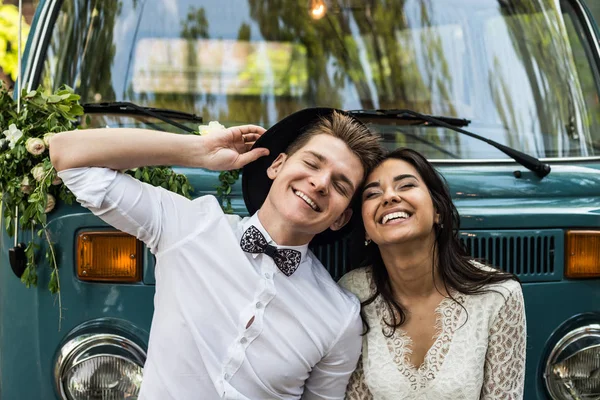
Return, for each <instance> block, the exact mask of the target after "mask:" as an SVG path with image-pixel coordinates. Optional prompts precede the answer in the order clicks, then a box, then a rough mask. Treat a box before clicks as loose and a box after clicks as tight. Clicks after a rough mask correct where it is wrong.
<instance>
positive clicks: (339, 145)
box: [263, 135, 364, 241]
mask: <svg viewBox="0 0 600 400" xmlns="http://www.w3.org/2000/svg"><path fill="white" fill-rule="evenodd" d="M267 173H268V175H269V178H271V179H273V186H272V187H271V190H270V191H269V195H268V196H267V199H266V201H265V204H264V205H263V209H264V210H265V211H267V212H268V213H269V214H270V215H271V216H273V217H274V216H277V217H278V218H281V220H283V221H285V223H286V224H287V227H288V228H289V229H290V231H292V232H293V233H294V234H295V235H299V236H302V237H305V238H306V239H307V241H308V240H310V239H312V237H313V236H314V235H316V234H318V233H321V232H323V231H324V230H326V229H327V228H331V229H333V230H338V229H340V228H342V227H343V226H344V225H345V224H346V223H347V222H348V221H349V219H350V216H351V215H352V211H351V210H350V209H348V206H349V204H350V200H351V199H352V196H353V195H354V192H355V191H356V189H357V188H358V186H359V185H360V183H361V181H362V178H363V174H364V169H363V167H362V164H361V162H360V159H359V158H358V156H356V155H355V154H354V153H353V152H352V151H351V150H350V148H349V147H348V146H347V145H346V143H344V142H343V141H342V140H340V139H338V138H335V137H333V136H330V135H316V136H314V137H312V138H311V139H310V140H309V141H308V143H306V145H305V146H304V147H302V148H300V149H299V150H298V151H297V152H295V153H294V154H292V155H291V156H289V157H288V156H287V155H286V154H283V153H282V154H280V155H279V156H278V157H277V159H276V160H275V161H274V162H273V164H272V165H271V167H269V169H268V171H267Z"/></svg>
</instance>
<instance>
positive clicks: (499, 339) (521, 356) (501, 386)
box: [480, 285, 526, 400]
mask: <svg viewBox="0 0 600 400" xmlns="http://www.w3.org/2000/svg"><path fill="white" fill-rule="evenodd" d="M525 344H526V322H525V305H524V301H523V293H522V291H521V287H520V285H517V288H516V289H515V290H513V291H512V292H511V293H510V294H509V295H508V298H507V299H506V301H505V303H504V305H503V306H502V307H501V308H500V310H499V312H498V314H497V315H496V318H495V320H494V322H493V324H492V327H491V329H490V336H489V344H488V350H487V354H486V358H485V365H484V371H483V373H484V377H483V387H482V391H481V397H480V398H481V399H482V400H492V399H494V400H521V399H523V390H524V381H525Z"/></svg>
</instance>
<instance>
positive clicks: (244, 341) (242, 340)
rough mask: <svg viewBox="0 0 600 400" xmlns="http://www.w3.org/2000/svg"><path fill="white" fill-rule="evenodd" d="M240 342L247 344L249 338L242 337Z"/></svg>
mask: <svg viewBox="0 0 600 400" xmlns="http://www.w3.org/2000/svg"><path fill="white" fill-rule="evenodd" d="M240 343H241V344H246V343H248V339H246V338H245V337H243V338H241V339H240Z"/></svg>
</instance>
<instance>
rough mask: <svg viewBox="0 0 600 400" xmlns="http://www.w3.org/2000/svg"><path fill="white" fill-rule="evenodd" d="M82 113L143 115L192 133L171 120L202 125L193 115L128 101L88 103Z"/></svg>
mask: <svg viewBox="0 0 600 400" xmlns="http://www.w3.org/2000/svg"><path fill="white" fill-rule="evenodd" d="M83 111H84V112H85V113H87V114H93V113H105V112H107V111H108V112H113V113H123V114H138V115H139V114H143V115H148V116H150V117H153V118H156V119H159V120H161V121H164V122H166V123H167V124H170V125H173V126H175V127H177V128H179V129H182V130H184V131H186V132H189V133H192V132H194V129H192V128H190V127H189V126H185V125H183V124H180V123H179V122H176V121H173V120H172V119H171V118H178V119H186V120H190V121H194V122H198V123H202V117H201V116H199V115H195V114H190V113H186V112H182V111H176V110H169V109H165V108H151V107H141V106H138V105H137V104H134V103H131V102H128V101H115V102H111V103H88V104H84V105H83Z"/></svg>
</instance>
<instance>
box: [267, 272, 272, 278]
mask: <svg viewBox="0 0 600 400" xmlns="http://www.w3.org/2000/svg"><path fill="white" fill-rule="evenodd" d="M272 277H273V275H272V274H271V273H270V272H265V278H267V279H271V278H272Z"/></svg>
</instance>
